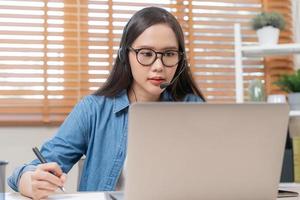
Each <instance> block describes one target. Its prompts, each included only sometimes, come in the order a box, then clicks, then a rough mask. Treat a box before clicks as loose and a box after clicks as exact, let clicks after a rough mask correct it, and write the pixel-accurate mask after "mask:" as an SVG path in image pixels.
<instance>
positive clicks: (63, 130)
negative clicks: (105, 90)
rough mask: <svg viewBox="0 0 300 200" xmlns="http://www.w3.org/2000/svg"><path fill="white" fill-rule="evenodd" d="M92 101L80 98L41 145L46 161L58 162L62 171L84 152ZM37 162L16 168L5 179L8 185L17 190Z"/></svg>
mask: <svg viewBox="0 0 300 200" xmlns="http://www.w3.org/2000/svg"><path fill="white" fill-rule="evenodd" d="M93 101H94V100H93V99H92V97H90V96H87V97H85V98H84V99H83V100H81V101H80V102H79V103H78V104H77V105H76V106H75V107H74V109H73V110H72V112H71V113H70V114H69V115H68V117H67V118H66V119H65V121H64V122H63V124H62V125H61V126H60V128H59V130H58V132H57V133H56V134H55V136H54V137H53V138H51V139H50V140H49V141H47V142H45V143H44V144H43V145H42V148H41V153H42V155H43V156H44V157H45V159H46V160H47V162H56V163H58V164H59V165H60V167H61V168H62V170H63V172H64V173H68V172H69V171H70V169H71V168H72V167H73V165H74V164H75V163H76V162H77V161H78V160H79V159H80V158H81V156H82V155H84V154H85V153H86V150H87V145H88V141H89V128H88V127H90V125H89V123H90V121H91V120H90V119H89V118H90V116H91V115H92V112H93V106H92V104H93ZM38 164H40V162H39V161H38V160H33V161H32V162H30V163H28V164H24V165H22V166H20V167H18V168H16V169H15V170H14V171H13V173H12V175H11V176H10V177H8V179H7V183H8V185H9V186H10V187H11V188H12V189H13V190H14V191H17V192H18V185H19V181H20V177H21V176H22V175H23V174H24V173H25V172H27V171H34V170H35V169H36V166H37V165H38Z"/></svg>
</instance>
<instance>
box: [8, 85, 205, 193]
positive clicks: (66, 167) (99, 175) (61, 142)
mask: <svg viewBox="0 0 300 200" xmlns="http://www.w3.org/2000/svg"><path fill="white" fill-rule="evenodd" d="M161 101H174V100H173V99H172V97H171V95H170V93H168V92H166V91H165V92H164V93H163V94H162V95H161ZM183 101H187V102H199V101H200V102H201V101H202V99H201V98H200V97H198V96H196V95H193V94H188V95H186V96H185V98H184V99H183ZM129 105H130V103H129V100H128V96H127V91H125V90H124V91H123V92H121V93H120V94H119V95H118V96H116V97H114V98H108V97H104V96H96V95H89V96H86V97H85V98H83V99H82V100H81V101H80V102H79V103H78V104H77V105H76V106H75V107H74V109H73V110H72V112H71V113H70V114H69V115H68V117H67V118H66V120H65V121H64V122H63V124H62V125H61V127H60V128H59V130H58V132H57V133H56V135H55V136H54V137H53V138H52V139H50V140H49V141H47V142H45V143H44V144H43V146H42V148H41V153H42V154H43V155H44V157H45V158H46V160H47V161H48V162H57V163H58V164H59V165H60V167H61V168H62V170H63V172H64V173H68V172H69V171H70V169H71V168H72V167H73V165H74V164H75V163H76V162H77V161H78V160H79V159H80V158H81V157H82V156H83V155H85V156H86V159H85V162H84V165H83V169H82V176H81V179H80V185H79V191H108V190H110V191H112V190H114V189H115V186H116V183H117V180H118V177H119V175H120V173H121V170H122V167H123V164H124V160H125V157H126V149H127V132H128V130H127V128H128V127H127V125H128V108H129ZM38 164H40V162H39V161H38V160H33V161H32V162H30V163H29V164H24V165H22V166H20V167H18V168H16V169H15V170H14V172H13V174H12V175H11V176H10V177H9V178H8V185H9V186H10V187H11V188H12V189H13V190H15V191H18V184H19V180H20V177H21V176H22V174H23V173H24V172H26V171H34V170H35V169H36V166H37V165H38Z"/></svg>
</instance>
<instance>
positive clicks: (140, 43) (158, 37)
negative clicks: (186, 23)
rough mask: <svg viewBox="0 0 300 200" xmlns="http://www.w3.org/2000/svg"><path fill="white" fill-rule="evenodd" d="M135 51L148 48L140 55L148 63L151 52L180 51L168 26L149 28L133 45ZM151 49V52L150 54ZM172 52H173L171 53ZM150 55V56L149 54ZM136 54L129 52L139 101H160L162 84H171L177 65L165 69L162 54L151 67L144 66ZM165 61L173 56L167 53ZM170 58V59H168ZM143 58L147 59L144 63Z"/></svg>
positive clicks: (161, 25) (158, 25)
mask: <svg viewBox="0 0 300 200" xmlns="http://www.w3.org/2000/svg"><path fill="white" fill-rule="evenodd" d="M131 47H132V48H133V49H141V48H146V49H148V50H145V51H142V52H140V53H139V55H141V56H140V57H139V59H140V61H141V60H142V62H145V60H146V62H147V59H148V57H149V56H151V55H154V56H155V54H153V53H154V52H152V54H151V50H154V51H156V52H168V50H178V42H177V39H176V36H175V33H174V32H173V30H172V29H171V28H170V27H169V26H168V25H166V24H156V25H153V26H150V27H149V28H147V29H146V30H145V31H144V32H143V33H142V34H141V35H140V36H139V37H138V38H137V39H136V40H135V41H134V42H133V44H132V45H131ZM149 49H151V50H150V52H149ZM170 52H172V51H170ZM149 53H150V54H149ZM136 55H137V54H136V52H135V51H134V50H132V49H131V50H129V63H130V66H131V71H132V75H133V84H132V89H133V90H134V93H135V94H136V95H137V96H138V100H158V98H159V96H160V94H161V93H162V91H163V89H160V84H162V83H165V82H170V81H171V80H172V78H173V76H174V74H175V72H176V68H177V64H175V65H173V67H165V66H164V65H163V63H162V60H161V56H162V55H161V54H157V59H156V60H155V61H154V63H153V64H151V65H149V66H143V65H142V64H140V63H139V62H138V60H137V56H136ZM164 56H165V58H164V61H165V60H168V59H169V60H170V58H171V56H172V54H168V53H166V54H165V55H164ZM167 57H169V58H167ZM143 58H144V59H145V60H144V61H143ZM165 64H166V62H165Z"/></svg>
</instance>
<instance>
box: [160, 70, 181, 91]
mask: <svg viewBox="0 0 300 200" xmlns="http://www.w3.org/2000/svg"><path fill="white" fill-rule="evenodd" d="M185 67H186V65H185V64H184V66H183V67H182V69H181V70H180V72H179V73H178V74H177V76H176V77H175V78H173V80H172V81H171V82H170V83H168V82H165V83H162V84H160V85H159V87H160V89H165V88H167V87H169V86H170V85H172V84H173V83H174V82H175V81H176V80H177V79H178V78H179V76H180V74H182V72H183V71H184V69H185Z"/></svg>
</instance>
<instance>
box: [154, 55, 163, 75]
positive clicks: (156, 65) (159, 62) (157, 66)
mask: <svg viewBox="0 0 300 200" xmlns="http://www.w3.org/2000/svg"><path fill="white" fill-rule="evenodd" d="M152 68H153V69H154V70H157V71H162V70H163V68H164V64H163V63H162V56H161V55H159V56H157V58H156V60H155V62H154V63H153V64H152Z"/></svg>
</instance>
